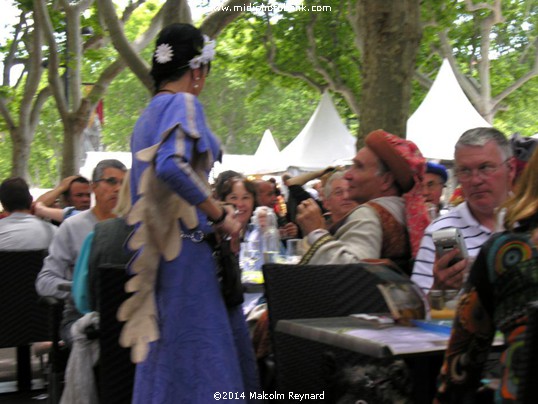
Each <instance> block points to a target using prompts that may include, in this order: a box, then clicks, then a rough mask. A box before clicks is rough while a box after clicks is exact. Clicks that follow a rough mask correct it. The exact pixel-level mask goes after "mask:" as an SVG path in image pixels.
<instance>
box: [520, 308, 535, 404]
mask: <svg viewBox="0 0 538 404" xmlns="http://www.w3.org/2000/svg"><path fill="white" fill-rule="evenodd" d="M527 314H528V321H527V330H526V332H525V348H524V349H525V353H526V354H525V355H524V356H523V358H524V360H525V363H523V364H522V365H523V366H522V368H523V377H522V378H521V380H520V384H519V389H518V393H517V396H518V397H517V398H518V402H519V403H521V404H534V403H537V402H538V384H537V383H536V382H537V381H538V300H537V301H534V302H531V303H529V304H528V306H527Z"/></svg>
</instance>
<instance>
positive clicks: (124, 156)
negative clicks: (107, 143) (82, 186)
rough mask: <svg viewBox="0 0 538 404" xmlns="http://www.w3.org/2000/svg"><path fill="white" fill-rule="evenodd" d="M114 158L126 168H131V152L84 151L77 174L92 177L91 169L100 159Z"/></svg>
mask: <svg viewBox="0 0 538 404" xmlns="http://www.w3.org/2000/svg"><path fill="white" fill-rule="evenodd" d="M106 159H116V160H119V161H121V162H122V163H123V164H125V166H126V167H127V168H131V163H132V158H131V152H86V161H85V162H84V166H83V167H80V170H79V174H80V175H82V176H83V177H86V178H87V179H89V180H91V179H92V174H93V169H94V168H95V166H96V165H97V163H99V162H100V161H101V160H106Z"/></svg>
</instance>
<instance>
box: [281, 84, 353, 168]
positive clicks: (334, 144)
mask: <svg viewBox="0 0 538 404" xmlns="http://www.w3.org/2000/svg"><path fill="white" fill-rule="evenodd" d="M355 142H356V139H355V137H354V136H353V135H352V134H351V133H350V132H349V131H348V129H347V127H346V126H345V125H344V123H343V122H342V120H341V119H340V116H339V115H338V112H337V111H336V108H335V106H334V104H333V102H332V100H331V96H330V95H329V93H328V92H325V93H324V94H323V95H322V97H321V100H320V102H319V104H318V107H317V108H316V110H315V111H314V114H313V115H312V116H311V117H310V120H309V121H308V122H307V124H306V125H305V127H304V128H303V130H302V131H301V133H299V134H298V135H297V137H296V138H295V139H293V141H292V142H291V143H290V144H289V145H288V146H286V147H285V148H284V150H282V151H281V152H280V158H281V161H282V163H283V164H284V165H286V166H290V167H297V168H299V169H300V170H304V171H312V170H318V169H321V168H324V167H327V166H329V165H332V164H338V162H341V161H342V160H346V161H347V160H350V159H351V158H352V157H354V156H355V153H356V150H355Z"/></svg>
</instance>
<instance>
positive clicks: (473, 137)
mask: <svg viewBox="0 0 538 404" xmlns="http://www.w3.org/2000/svg"><path fill="white" fill-rule="evenodd" d="M512 156H513V153H512V148H511V147H510V144H509V142H508V139H507V138H506V136H505V135H504V134H503V133H502V132H500V131H498V130H497V129H494V128H474V129H470V130H468V131H466V132H465V133H463V135H461V137H460V138H459V140H458V142H457V143H456V146H455V152H454V160H455V174H456V177H457V179H458V181H459V183H460V184H461V187H462V191H463V195H464V197H465V202H463V203H462V204H460V205H458V206H457V207H455V208H454V209H452V210H451V211H449V212H448V213H447V214H445V215H443V216H441V217H439V218H437V219H436V220H434V221H433V222H432V223H431V224H430V225H429V226H428V227H427V228H426V231H425V232H424V237H423V238H422V242H421V244H420V249H419V251H418V254H417V257H416V260H415V264H414V267H413V273H412V278H411V279H412V280H413V281H414V282H415V283H416V284H417V285H418V286H419V287H420V288H421V289H422V290H423V291H424V292H425V293H429V291H430V289H440V290H447V289H456V290H457V289H460V288H461V287H462V284H463V280H464V270H465V268H466V267H467V265H468V261H469V259H463V260H460V261H458V262H456V263H453V264H452V265H450V264H451V261H453V259H454V258H455V257H456V256H457V255H458V254H460V253H461V251H459V250H458V249H454V250H452V251H449V252H447V253H446V254H443V256H441V257H439V256H438V255H436V253H435V246H434V244H433V239H432V233H433V232H434V231H436V230H440V229H445V228H449V227H455V228H457V229H459V230H460V232H461V233H462V235H463V239H464V243H465V246H466V247H467V251H468V254H469V257H471V259H472V258H474V257H475V256H476V255H477V254H478V252H479V251H480V247H481V246H482V244H484V242H485V241H486V240H487V239H488V238H489V237H490V236H491V235H492V233H493V232H494V231H495V229H496V224H497V220H496V216H495V213H496V212H495V210H496V208H498V207H499V206H500V205H501V204H502V203H503V202H504V201H505V200H506V199H507V198H508V195H509V192H510V189H511V187H512V183H513V180H514V176H515V168H514V163H513V157H512Z"/></svg>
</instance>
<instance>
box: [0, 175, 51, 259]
mask: <svg viewBox="0 0 538 404" xmlns="http://www.w3.org/2000/svg"><path fill="white" fill-rule="evenodd" d="M0 203H2V206H3V207H4V210H5V211H6V213H7V217H5V218H4V219H2V220H0V250H2V251H21V250H46V249H47V248H49V245H50V243H51V241H52V238H53V237H54V235H55V234H56V230H57V228H56V226H54V225H52V224H50V223H47V222H45V221H43V220H41V219H39V218H37V217H35V216H34V215H32V214H31V213H30V210H31V207H32V195H30V190H29V189H28V184H26V181H24V180H23V179H22V178H10V179H7V180H5V181H4V182H2V185H0Z"/></svg>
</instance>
